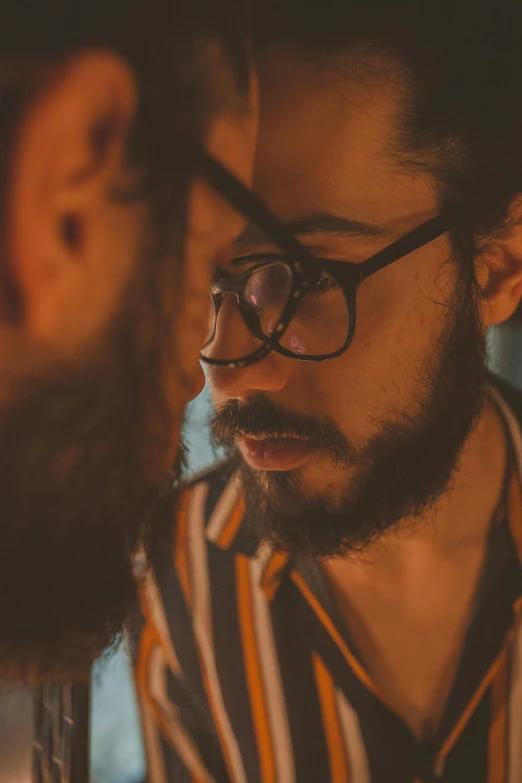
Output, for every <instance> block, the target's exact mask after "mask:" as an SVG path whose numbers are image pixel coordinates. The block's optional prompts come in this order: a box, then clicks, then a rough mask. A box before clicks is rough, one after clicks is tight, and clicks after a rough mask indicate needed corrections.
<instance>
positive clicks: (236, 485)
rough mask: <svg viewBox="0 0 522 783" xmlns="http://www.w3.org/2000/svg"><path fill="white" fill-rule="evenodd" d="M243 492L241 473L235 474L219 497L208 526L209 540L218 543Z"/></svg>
mask: <svg viewBox="0 0 522 783" xmlns="http://www.w3.org/2000/svg"><path fill="white" fill-rule="evenodd" d="M240 492H241V479H240V477H239V472H236V473H234V475H233V476H232V478H231V479H230V481H229V482H228V484H227V486H226V487H225V489H224V490H223V492H222V493H221V495H220V496H219V500H218V502H217V503H216V505H215V506H214V510H213V511H212V514H211V515H210V520H209V523H208V525H207V538H208V540H209V541H213V542H214V543H216V541H217V540H218V538H219V536H220V535H221V532H222V530H223V528H224V527H225V525H226V523H227V522H228V520H229V517H230V514H231V513H232V511H233V510H234V506H235V505H236V503H237V501H238V498H239V494H240Z"/></svg>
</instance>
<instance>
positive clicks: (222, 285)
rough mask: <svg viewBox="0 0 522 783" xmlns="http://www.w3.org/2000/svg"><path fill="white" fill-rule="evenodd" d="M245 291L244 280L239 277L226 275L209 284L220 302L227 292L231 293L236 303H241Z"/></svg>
mask: <svg viewBox="0 0 522 783" xmlns="http://www.w3.org/2000/svg"><path fill="white" fill-rule="evenodd" d="M244 291H245V281H244V280H242V279H241V278H240V277H227V278H224V279H222V280H214V282H213V283H212V285H211V293H212V295H213V296H217V297H219V299H220V300H221V302H223V299H224V298H225V296H226V295H227V294H232V296H233V297H234V298H235V300H236V302H237V304H241V301H242V299H243V296H244Z"/></svg>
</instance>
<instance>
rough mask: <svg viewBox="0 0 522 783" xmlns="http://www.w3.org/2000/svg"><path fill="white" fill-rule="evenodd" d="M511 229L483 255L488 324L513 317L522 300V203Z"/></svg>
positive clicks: (513, 214) (482, 280)
mask: <svg viewBox="0 0 522 783" xmlns="http://www.w3.org/2000/svg"><path fill="white" fill-rule="evenodd" d="M510 223H511V226H510V228H509V229H508V230H507V231H506V233H505V235H504V236H503V237H501V238H500V239H499V240H493V241H492V243H491V247H489V248H487V249H486V250H485V252H484V253H483V254H482V255H481V258H480V260H479V263H478V269H477V277H478V281H479V284H480V287H481V289H482V292H483V304H484V324H485V326H493V325H495V324H500V323H502V322H503V321H506V320H507V319H508V318H510V317H511V316H512V315H513V313H514V312H515V310H516V309H517V307H518V305H519V303H520V300H521V298H522V203H521V202H517V203H516V204H514V206H513V208H512V210H511V214H510Z"/></svg>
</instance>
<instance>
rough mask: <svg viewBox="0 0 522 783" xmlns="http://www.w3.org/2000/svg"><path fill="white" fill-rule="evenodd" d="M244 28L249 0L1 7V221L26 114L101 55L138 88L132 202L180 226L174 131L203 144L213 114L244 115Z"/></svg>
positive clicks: (70, 0) (32, 2)
mask: <svg viewBox="0 0 522 783" xmlns="http://www.w3.org/2000/svg"><path fill="white" fill-rule="evenodd" d="M248 21H249V19H248V13H247V7H246V4H245V2H244V0H219V2H216V1H215V0H0V193H1V194H2V196H3V199H2V201H3V203H2V208H1V212H0V220H1V219H2V218H3V217H4V216H5V208H6V203H5V202H6V201H8V193H6V184H7V183H8V179H9V165H10V160H11V150H12V145H13V142H14V140H15V138H16V131H17V124H18V121H19V118H20V116H21V113H22V111H23V109H24V107H25V106H26V105H27V103H28V102H29V101H30V100H31V98H32V97H33V96H34V95H35V94H36V93H37V92H38V90H39V89H41V88H42V87H43V86H44V85H45V84H46V82H47V81H49V80H50V79H52V78H53V76H55V74H56V72H57V70H59V68H60V67H63V65H64V64H65V63H66V62H67V60H68V59H69V58H71V57H72V56H74V55H75V54H78V53H81V51H82V50H92V49H105V50H110V51H111V52H114V53H116V54H118V55H120V56H121V57H122V58H124V59H125V60H126V61H127V62H128V63H129V65H130V66H131V68H132V70H133V72H134V75H135V78H136V81H137V87H138V96H139V106H138V112H137V117H136V121H135V123H134V127H133V128H132V130H131V134H130V138H129V144H128V162H129V165H130V166H132V168H133V170H135V172H136V173H137V174H138V177H137V178H136V191H135V192H134V193H133V195H134V197H138V198H142V199H144V200H149V199H150V198H153V199H156V201H157V200H158V197H159V198H160V200H162V202H163V204H164V207H163V209H161V208H159V207H156V208H155V210H151V214H152V217H153V219H154V221H156V222H158V221H162V222H163V223H166V222H167V221H169V222H170V223H171V224H172V225H173V226H174V230H175V231H176V230H177V229H180V228H182V226H183V222H184V208H185V200H186V199H185V196H186V192H187V186H188V181H189V180H190V176H191V172H190V171H187V170H186V168H185V166H184V156H183V151H182V150H180V149H178V144H177V143H176V139H175V131H176V129H181V130H183V131H185V132H189V133H190V134H191V135H192V136H194V137H196V138H198V139H200V140H202V139H204V137H205V134H206V131H207V129H208V125H209V120H210V118H211V117H212V116H213V114H214V113H215V112H216V111H217V110H219V109H220V108H222V107H224V106H226V105H227V102H232V103H233V104H234V105H235V106H237V108H238V109H240V108H241V102H242V99H243V98H244V97H246V95H247V93H248V83H249V70H250V67H249V54H248V48H247V27H248ZM234 105H233V106H232V108H234ZM103 130H104V129H103V128H101V129H100V133H101V134H103ZM127 195H128V194H127ZM167 212H168V214H167ZM158 228H159V227H158V226H152V229H153V230H157V229H158ZM171 233H172V232H171ZM177 233H178V234H180V235H182V231H177ZM2 255H3V256H4V257H3V258H1V259H0V291H1V292H2V293H3V294H4V299H5V303H6V305H7V306H8V312H7V316H9V315H10V313H9V310H13V309H14V310H16V309H17V308H16V290H15V286H14V285H13V280H12V279H11V278H10V274H9V268H8V266H9V259H7V258H5V253H3V254H2ZM11 316H12V313H11Z"/></svg>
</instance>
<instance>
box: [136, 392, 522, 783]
mask: <svg viewBox="0 0 522 783" xmlns="http://www.w3.org/2000/svg"><path fill="white" fill-rule="evenodd" d="M491 394H492V395H494V397H495V399H496V401H497V404H498V408H499V411H500V412H501V414H502V416H503V418H504V421H505V424H506V428H507V431H508V433H509V436H510V441H511V444H512V452H513V457H514V458H513V460H512V462H513V465H514V467H513V470H512V471H511V473H510V478H509V480H508V482H507V489H506V499H505V516H504V518H503V521H502V522H501V523H500V524H499V525H497V526H495V528H496V532H495V534H494V536H493V537H492V540H491V545H490V551H489V555H488V557H487V558H486V564H485V567H484V572H483V575H482V579H481V581H480V585H479V590H478V593H477V600H476V604H475V610H474V612H473V616H472V618H471V620H470V624H469V629H468V633H467V638H466V640H465V643H464V647H463V650H462V654H461V658H460V662H459V666H458V671H457V675H456V678H455V682H454V686H453V689H452V692H451V695H450V697H449V700H448V703H447V705H446V709H445V713H444V715H443V718H442V720H441V723H440V726H439V729H438V731H437V734H436V736H435V737H434V738H433V740H432V741H430V742H429V744H425V743H420V742H419V741H418V740H417V739H416V738H415V736H414V735H413V733H412V732H411V730H410V729H409V728H408V726H407V725H406V723H405V722H404V721H403V720H402V719H401V718H400V717H399V716H398V715H397V714H396V713H395V712H394V711H393V709H391V707H390V706H388V704H387V700H386V697H385V695H384V694H382V693H381V692H380V690H379V688H378V686H377V685H376V684H375V683H374V681H373V680H372V676H371V674H370V672H369V671H368V670H367V669H366V668H365V666H364V663H363V662H362V661H361V660H360V659H359V658H358V657H357V654H356V653H355V652H354V650H353V648H352V646H351V645H350V641H349V638H348V635H347V633H346V630H345V629H344V628H343V624H342V622H341V621H340V619H339V617H338V616H337V613H336V612H335V609H334V607H333V606H332V602H331V601H330V600H329V597H328V591H327V590H326V589H325V585H324V583H323V582H322V577H321V571H320V569H319V568H318V567H314V565H313V564H307V566H306V567H303V565H302V564H300V563H296V562H294V561H292V559H290V558H289V557H288V556H287V555H285V554H282V553H280V552H277V551H273V550H271V549H270V547H269V546H268V545H266V544H265V543H259V542H256V541H254V540H253V539H252V537H251V535H250V534H248V535H247V532H246V530H245V524H244V517H245V501H244V496H243V492H242V487H241V483H240V480H239V478H238V476H237V475H236V474H234V473H233V472H232V470H231V468H229V467H227V466H221V467H218V468H217V469H214V470H213V471H211V472H209V473H208V474H207V475H206V476H204V477H203V478H200V479H198V480H195V481H194V483H193V484H192V485H191V487H190V488H189V489H188V490H187V491H186V493H185V495H184V498H183V501H182V505H181V508H180V510H179V514H178V520H177V529H176V546H175V550H174V557H173V566H174V567H173V569H172V571H171V573H170V574H169V576H168V579H167V581H166V584H165V585H164V588H163V590H162V591H160V590H159V588H158V586H157V585H156V584H155V582H154V580H153V578H152V577H151V576H150V575H143V576H142V577H141V580H142V597H143V601H142V603H143V614H144V621H143V626H142V627H141V629H139V632H137V633H136V635H135V636H136V645H135V651H136V653H135V671H136V683H137V691H138V696H139V700H140V706H141V713H142V722H143V730H144V738H145V746H146V751H147V759H148V765H149V780H150V783H174V782H177V781H194V782H195V781H198V783H212V781H215V782H216V783H225V781H232V783H256V781H262V782H263V783H276V782H277V783H294V781H296V782H297V783H326V782H327V781H334V782H335V783H435V781H441V782H442V783H522V565H521V563H522V492H521V477H522V434H521V422H522V398H521V397H520V396H519V395H518V393H517V392H514V391H513V390H512V389H510V388H509V387H507V386H505V385H503V384H500V383H499V384H495V388H492V389H491Z"/></svg>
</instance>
